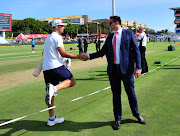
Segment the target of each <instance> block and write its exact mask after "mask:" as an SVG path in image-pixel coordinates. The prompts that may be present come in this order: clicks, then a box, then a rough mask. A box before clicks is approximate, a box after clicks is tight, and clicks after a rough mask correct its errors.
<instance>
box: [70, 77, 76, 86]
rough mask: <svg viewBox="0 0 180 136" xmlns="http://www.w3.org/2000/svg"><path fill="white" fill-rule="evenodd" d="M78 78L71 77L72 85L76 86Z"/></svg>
mask: <svg viewBox="0 0 180 136" xmlns="http://www.w3.org/2000/svg"><path fill="white" fill-rule="evenodd" d="M75 84H76V80H75V78H74V77H72V78H71V87H73V86H75Z"/></svg>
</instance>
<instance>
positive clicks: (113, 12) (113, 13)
mask: <svg viewBox="0 0 180 136" xmlns="http://www.w3.org/2000/svg"><path fill="white" fill-rule="evenodd" d="M112 15H113V16H115V15H116V9H115V0H112Z"/></svg>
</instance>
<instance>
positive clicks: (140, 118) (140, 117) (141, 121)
mask: <svg viewBox="0 0 180 136" xmlns="http://www.w3.org/2000/svg"><path fill="white" fill-rule="evenodd" d="M136 118H137V119H138V121H139V123H140V124H146V121H145V119H144V118H143V117H142V116H140V115H139V116H137V117H136Z"/></svg>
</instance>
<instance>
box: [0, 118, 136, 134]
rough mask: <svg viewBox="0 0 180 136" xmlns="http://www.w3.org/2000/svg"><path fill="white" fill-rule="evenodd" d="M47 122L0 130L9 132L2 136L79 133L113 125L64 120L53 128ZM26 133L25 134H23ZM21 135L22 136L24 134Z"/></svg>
mask: <svg viewBox="0 0 180 136" xmlns="http://www.w3.org/2000/svg"><path fill="white" fill-rule="evenodd" d="M8 120H10V119H7V120H0V121H1V122H2V121H8ZM46 123H47V122H44V121H36V120H22V121H17V122H15V123H12V124H8V125H6V126H2V127H1V130H2V129H9V128H10V130H9V131H7V132H5V133H4V134H2V136H8V135H12V134H13V133H16V132H18V131H20V130H27V131H70V132H80V131H82V130H85V129H93V128H100V127H104V126H112V124H113V123H114V122H113V121H107V122H75V121H69V120H65V121H64V122H63V123H62V124H56V125H54V126H53V127H48V126H47V125H46ZM125 123H138V122H137V121H135V120H132V119H126V120H122V121H121V124H125ZM24 133H27V132H24ZM24 133H23V134H24Z"/></svg>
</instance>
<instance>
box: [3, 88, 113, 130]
mask: <svg viewBox="0 0 180 136" xmlns="http://www.w3.org/2000/svg"><path fill="white" fill-rule="evenodd" d="M109 88H110V87H107V88H104V89H102V90H99V91H96V92H93V93H91V94H88V95H85V96H81V97H78V98H75V99H73V100H70V101H68V102H65V103H63V104H59V105H56V106H53V107H50V108H47V109H44V110H41V111H38V112H35V113H32V114H29V115H25V116H23V117H19V118H16V119H12V120H9V121H7V122H4V123H1V124H0V127H1V126H4V125H7V124H10V123H12V122H15V121H18V120H21V119H23V118H26V117H29V116H31V115H35V114H37V113H40V112H44V111H47V110H50V109H54V108H56V107H58V106H61V105H64V104H66V103H70V102H74V101H77V100H80V99H82V98H84V97H88V96H91V95H93V94H96V93H99V92H101V91H104V90H107V89H109Z"/></svg>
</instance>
